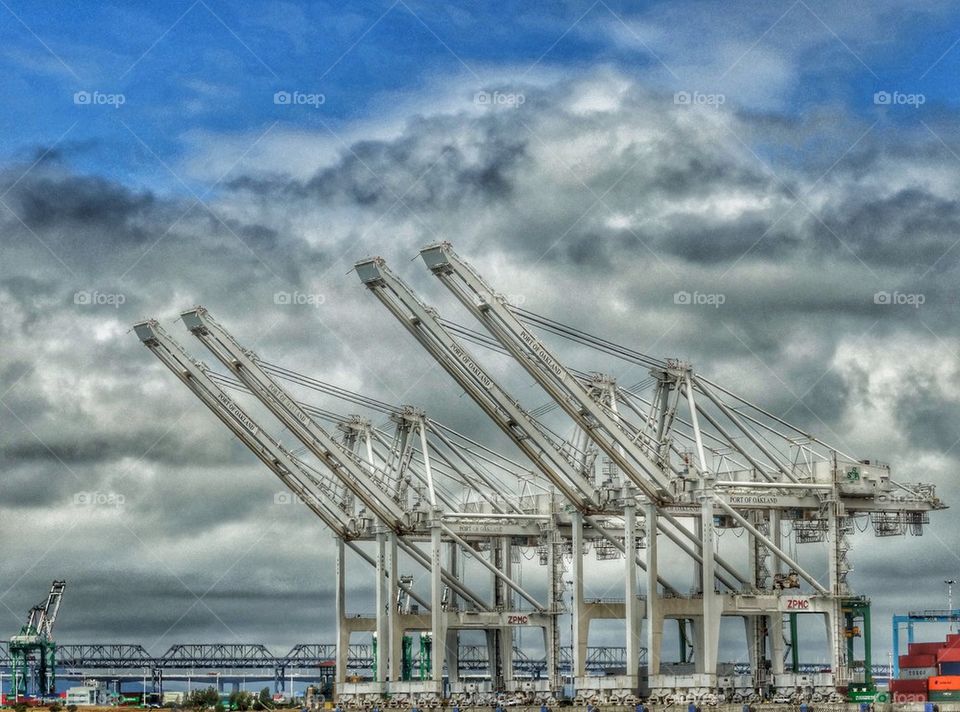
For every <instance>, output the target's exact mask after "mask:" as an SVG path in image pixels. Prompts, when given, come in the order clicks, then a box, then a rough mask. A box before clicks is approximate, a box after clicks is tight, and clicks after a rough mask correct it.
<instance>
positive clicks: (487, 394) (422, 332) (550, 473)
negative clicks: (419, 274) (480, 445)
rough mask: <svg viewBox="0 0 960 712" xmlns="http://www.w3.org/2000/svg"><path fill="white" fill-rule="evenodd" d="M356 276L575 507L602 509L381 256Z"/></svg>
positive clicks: (536, 427) (582, 479) (588, 486)
mask: <svg viewBox="0 0 960 712" xmlns="http://www.w3.org/2000/svg"><path fill="white" fill-rule="evenodd" d="M356 269H357V274H358V275H359V276H360V280H361V281H362V282H363V283H364V284H365V285H366V286H367V288H368V289H370V291H372V292H373V293H374V295H376V297H377V298H378V299H379V300H380V301H381V302H382V303H383V304H384V306H386V307H387V309H389V310H390V312H391V313H392V314H393V315H394V316H395V317H396V318H397V319H398V320H399V321H400V322H401V323H402V324H403V325H404V326H405V327H406V328H407V330H408V331H409V332H410V333H411V334H412V335H413V336H414V338H416V339H417V341H418V342H420V344H421V345H422V346H423V347H424V348H425V349H426V350H427V352H428V353H430V355H431V356H433V357H434V359H436V361H437V362H438V363H439V364H440V365H441V366H442V367H443V368H444V370H446V371H447V373H449V374H450V376H451V377H453V379H454V380H455V381H456V382H457V383H458V384H459V385H460V387H461V388H463V389H464V391H466V393H467V394H468V395H469V396H470V397H471V398H472V399H473V400H474V401H475V402H476V403H477V405H479V406H480V407H481V408H482V409H483V411H484V412H485V413H486V414H487V415H488V416H489V417H490V418H491V419H492V420H493V421H494V423H495V424H496V425H497V426H499V427H500V429H501V430H502V431H503V432H504V433H505V434H506V435H507V436H508V437H509V438H510V439H511V440H512V441H513V442H514V443H515V444H516V445H517V447H518V448H520V450H521V451H523V453H524V454H525V455H527V457H529V458H530V461H531V462H533V463H534V464H535V465H536V466H537V468H538V469H539V470H540V471H541V472H542V473H543V474H544V475H545V476H546V478H547V479H548V480H549V481H550V482H551V484H553V485H554V486H555V487H556V488H557V489H558V490H560V491H561V492H562V493H563V495H564V496H565V497H566V498H567V499H568V500H569V501H570V502H571V503H573V504H574V505H575V506H576V507H577V508H578V509H581V510H582V511H586V512H593V511H598V510H599V509H600V508H601V505H600V502H599V498H598V496H597V492H596V489H595V488H594V487H593V485H592V483H591V482H590V481H589V480H588V479H587V477H586V476H585V475H584V473H583V472H580V471H578V470H576V469H575V468H574V466H573V464H572V463H571V461H570V459H569V458H568V456H567V455H566V454H565V453H563V452H562V451H561V450H560V449H559V448H558V447H557V445H556V444H555V443H554V442H553V441H552V440H551V439H550V438H549V437H547V436H546V435H545V434H544V433H543V432H542V430H541V426H540V424H539V423H538V422H536V421H535V420H534V419H533V418H532V417H531V416H530V415H529V414H528V413H527V412H526V411H524V410H523V409H522V408H521V407H520V405H519V404H518V402H517V400H516V399H515V398H513V397H512V396H511V395H510V394H508V393H507V392H506V391H504V390H503V389H502V388H501V387H500V386H499V385H498V384H497V383H496V381H494V379H493V378H491V377H490V375H489V374H488V373H487V372H486V371H485V370H484V369H483V368H482V367H481V366H480V365H479V364H478V363H477V362H476V360H475V359H474V358H473V356H472V355H471V354H470V353H469V352H468V351H467V350H466V349H465V348H464V347H463V346H462V345H461V344H460V342H459V341H458V340H457V339H455V338H454V337H453V336H452V335H451V334H450V333H449V332H448V331H447V330H446V329H445V328H444V327H443V325H442V324H441V323H440V320H439V319H438V317H437V316H436V313H435V312H434V311H433V310H432V309H430V308H429V307H427V306H426V305H425V304H423V303H422V302H421V301H420V300H419V299H418V298H417V296H416V294H414V292H413V291H412V290H411V289H410V288H409V287H408V286H407V285H406V284H405V283H404V282H403V281H402V280H401V279H400V278H399V277H397V276H396V275H395V274H394V273H393V272H392V271H391V270H390V269H389V268H388V267H387V264H386V262H385V261H384V260H383V259H382V258H379V257H377V258H371V259H367V260H361V261H360V262H357V264H356Z"/></svg>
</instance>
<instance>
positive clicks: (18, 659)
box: [9, 581, 66, 701]
mask: <svg viewBox="0 0 960 712" xmlns="http://www.w3.org/2000/svg"><path fill="white" fill-rule="evenodd" d="M65 588H66V582H65V581H54V582H53V583H52V584H51V585H50V593H49V594H47V598H46V600H45V601H41V602H40V603H39V604H37V605H36V606H34V607H33V608H31V609H30V612H29V613H28V614H27V622H26V624H25V625H24V626H23V627H22V628H21V629H20V632H19V633H18V634H17V635H15V636H13V637H12V638H11V639H10V644H9V648H10V666H11V670H12V678H13V680H12V684H11V690H10V692H11V694H12V695H13V698H14V700H15V701H18V700H20V698H21V697H26V696H27V695H28V694H34V693H35V694H36V695H38V696H39V697H41V698H44V697H50V696H53V695H55V694H56V686H57V681H56V662H57V645H56V643H55V642H54V640H53V637H52V634H53V624H54V622H55V621H56V620H57V612H58V611H59V610H60V601H61V600H62V599H63V591H64V589H65Z"/></svg>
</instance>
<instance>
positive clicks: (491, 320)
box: [420, 242, 674, 502]
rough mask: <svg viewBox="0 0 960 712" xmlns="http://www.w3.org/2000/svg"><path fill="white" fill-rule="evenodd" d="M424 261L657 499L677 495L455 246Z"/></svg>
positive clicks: (434, 248) (430, 252) (433, 249)
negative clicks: (460, 254)
mask: <svg viewBox="0 0 960 712" xmlns="http://www.w3.org/2000/svg"><path fill="white" fill-rule="evenodd" d="M420 256H421V257H422V258H423V261H424V263H425V264H426V265H427V267H428V268H429V269H430V271H431V272H433V274H434V275H436V276H437V277H438V278H439V279H440V281H441V282H442V283H443V284H444V286H445V287H447V288H448V289H449V290H450V291H451V292H452V293H453V294H454V296H456V297H457V299H458V300H460V302H461V303H462V304H463V305H464V306H465V307H466V308H467V309H468V310H469V311H470V312H471V313H472V314H473V315H474V316H475V317H476V318H477V319H478V320H479V321H480V322H481V323H482V324H483V325H484V326H485V327H486V328H487V330H488V331H489V332H490V334H491V335H492V336H493V337H494V338H495V339H496V340H497V341H499V342H500V344H501V345H502V346H503V347H504V348H505V349H507V351H509V352H510V354H511V355H512V356H513V357H514V359H515V360H516V361H517V362H518V363H520V365H522V366H523V368H524V369H526V371H527V372H528V373H529V374H530V375H531V376H532V377H533V378H534V379H535V380H536V381H537V383H539V384H540V386H541V387H542V388H543V389H544V390H545V391H546V392H547V394H548V395H550V397H551V398H553V399H554V400H555V401H556V403H557V404H558V405H559V406H560V407H561V408H563V410H564V411H566V413H567V414H568V415H569V416H570V417H571V418H573V420H574V422H576V423H577V424H578V425H579V426H580V427H581V428H582V429H583V431H584V432H585V433H586V434H587V435H588V436H589V437H590V438H591V439H592V440H593V441H594V442H595V443H596V444H597V445H598V446H599V447H600V448H601V449H602V450H603V451H604V452H605V453H606V455H607V456H608V457H609V458H610V459H611V460H613V461H614V462H615V463H616V464H617V466H618V467H619V468H620V469H621V470H622V471H623V472H625V473H626V474H627V475H628V476H629V477H630V479H631V481H632V482H633V483H634V484H635V485H636V486H637V487H639V488H640V489H641V490H642V491H643V492H644V493H645V494H646V495H647V496H648V497H649V498H650V499H651V500H653V501H655V502H670V501H672V500H673V499H674V495H673V493H672V491H671V488H670V480H669V478H668V476H667V475H666V473H664V471H663V470H662V468H661V467H659V466H658V465H657V464H656V463H655V462H653V460H651V459H650V457H649V456H648V455H647V453H645V452H644V451H643V448H641V447H640V446H639V445H638V444H637V443H636V441H635V439H634V438H633V437H632V436H631V435H630V434H629V433H628V432H627V431H626V430H625V429H624V428H623V426H622V425H621V424H620V423H619V422H618V421H617V419H615V418H614V417H612V416H611V415H610V413H608V412H607V410H606V409H605V408H604V407H603V406H602V405H601V404H600V403H598V402H597V401H596V400H595V399H594V398H592V397H591V396H590V393H589V391H588V390H587V388H586V387H584V385H583V383H581V381H580V380H579V379H578V378H576V377H575V376H574V374H572V373H571V372H570V371H569V369H567V367H566V366H564V365H563V364H562V363H561V362H560V360H559V359H557V358H556V357H555V356H554V355H553V353H552V352H551V351H550V350H549V349H548V348H547V347H546V345H545V344H544V343H543V342H542V341H541V340H540V339H539V338H538V337H537V336H536V335H535V334H533V333H532V332H531V331H530V330H529V329H527V328H526V326H525V325H524V324H523V323H522V322H521V321H520V320H519V319H518V318H517V317H516V316H515V315H514V314H513V312H512V311H511V309H510V307H509V306H508V305H507V304H506V303H505V300H504V299H503V298H502V297H501V296H500V295H498V294H497V293H496V292H494V290H493V289H492V288H491V287H490V286H489V285H488V284H487V283H486V282H485V281H484V280H483V278H482V277H481V276H480V275H479V274H477V272H476V271H475V270H474V269H473V268H472V267H470V266H469V265H468V264H467V263H466V262H464V261H463V260H462V259H460V257H459V256H458V255H457V254H456V253H455V252H454V251H453V249H452V247H451V246H450V243H448V242H441V243H437V244H433V245H429V246H427V247H425V248H424V249H422V250H421V251H420Z"/></svg>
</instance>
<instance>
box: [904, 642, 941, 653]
mask: <svg viewBox="0 0 960 712" xmlns="http://www.w3.org/2000/svg"><path fill="white" fill-rule="evenodd" d="M943 646H944V644H943V643H909V644H907V652H908V653H909V654H910V655H936V654H937V653H938V652H940V648H942V647H943Z"/></svg>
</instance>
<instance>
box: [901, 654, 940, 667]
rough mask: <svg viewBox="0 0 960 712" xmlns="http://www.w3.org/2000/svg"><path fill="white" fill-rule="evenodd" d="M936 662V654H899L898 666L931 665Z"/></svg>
mask: <svg viewBox="0 0 960 712" xmlns="http://www.w3.org/2000/svg"><path fill="white" fill-rule="evenodd" d="M936 664H937V656H936V655H901V656H900V667H902V668H907V667H909V668H910V667H924V668H925V667H933V666H934V665H936Z"/></svg>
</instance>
